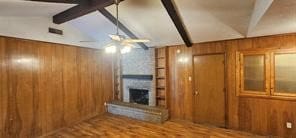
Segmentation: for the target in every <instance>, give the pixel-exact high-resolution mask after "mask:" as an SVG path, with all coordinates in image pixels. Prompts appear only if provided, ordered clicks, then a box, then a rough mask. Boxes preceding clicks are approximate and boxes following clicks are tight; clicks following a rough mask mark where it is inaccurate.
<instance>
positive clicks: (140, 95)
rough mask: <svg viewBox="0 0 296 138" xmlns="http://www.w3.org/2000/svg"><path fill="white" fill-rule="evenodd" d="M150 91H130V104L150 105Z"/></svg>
mask: <svg viewBox="0 0 296 138" xmlns="http://www.w3.org/2000/svg"><path fill="white" fill-rule="evenodd" d="M148 92H149V90H145V89H129V95H130V96H129V97H130V103H137V104H143V105H149V93H148Z"/></svg>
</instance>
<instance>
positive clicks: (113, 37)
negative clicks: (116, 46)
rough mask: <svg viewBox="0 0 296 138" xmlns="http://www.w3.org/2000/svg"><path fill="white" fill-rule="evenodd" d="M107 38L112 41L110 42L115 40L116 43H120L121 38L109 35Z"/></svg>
mask: <svg viewBox="0 0 296 138" xmlns="http://www.w3.org/2000/svg"><path fill="white" fill-rule="evenodd" d="M109 37H110V38H111V39H112V40H116V41H120V40H121V38H120V36H119V35H109Z"/></svg>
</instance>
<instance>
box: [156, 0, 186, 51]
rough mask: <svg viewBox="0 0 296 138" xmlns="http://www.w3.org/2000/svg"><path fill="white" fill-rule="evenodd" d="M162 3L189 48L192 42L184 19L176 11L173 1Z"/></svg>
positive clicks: (162, 0)
mask: <svg viewBox="0 0 296 138" xmlns="http://www.w3.org/2000/svg"><path fill="white" fill-rule="evenodd" d="M161 2H162V4H163V6H164V7H165V9H166V11H167V12H168V14H169V16H170V17H171V19H172V21H173V22H174V24H175V26H176V28H177V30H178V32H179V34H180V35H181V37H182V39H183V41H184V42H185V44H186V46H188V47H190V46H192V42H191V40H190V37H189V34H188V32H187V31H186V29H185V25H184V24H183V22H182V19H181V17H180V16H179V14H178V12H177V10H176V7H175V5H174V3H173V0H161Z"/></svg>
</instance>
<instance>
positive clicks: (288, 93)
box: [236, 49, 296, 99]
mask: <svg viewBox="0 0 296 138" xmlns="http://www.w3.org/2000/svg"><path fill="white" fill-rule="evenodd" d="M236 63H237V65H236V78H237V95H239V96H255V97H266V98H268V97H270V98H285V99H293V98H294V97H295V99H296V49H286V50H282V49H281V50H262V51H260V50H256V51H239V52H237V56H236Z"/></svg>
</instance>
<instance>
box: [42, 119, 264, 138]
mask: <svg viewBox="0 0 296 138" xmlns="http://www.w3.org/2000/svg"><path fill="white" fill-rule="evenodd" d="M46 137H49V138H60V137H62V138H72V137H73V138H74V137H77V138H81V137H91V138H92V137H94V138H97V137H115V138H118V137H123V138H125V137H137V138H138V137H161V138H164V137H186V138H187V137H194V138H255V137H259V136H256V135H253V134H249V133H245V132H239V131H233V130H227V129H222V128H216V127H209V126H203V125H198V124H194V123H190V122H186V121H180V120H171V121H167V122H165V123H164V124H152V123H148V122H142V121H137V120H133V119H129V118H126V117H121V116H115V115H110V114H106V115H102V116H98V117H94V118H92V119H89V120H87V121H83V122H80V123H78V124H76V125H73V126H71V127H67V128H63V129H60V130H58V131H56V132H54V133H52V134H49V135H48V136H46Z"/></svg>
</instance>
